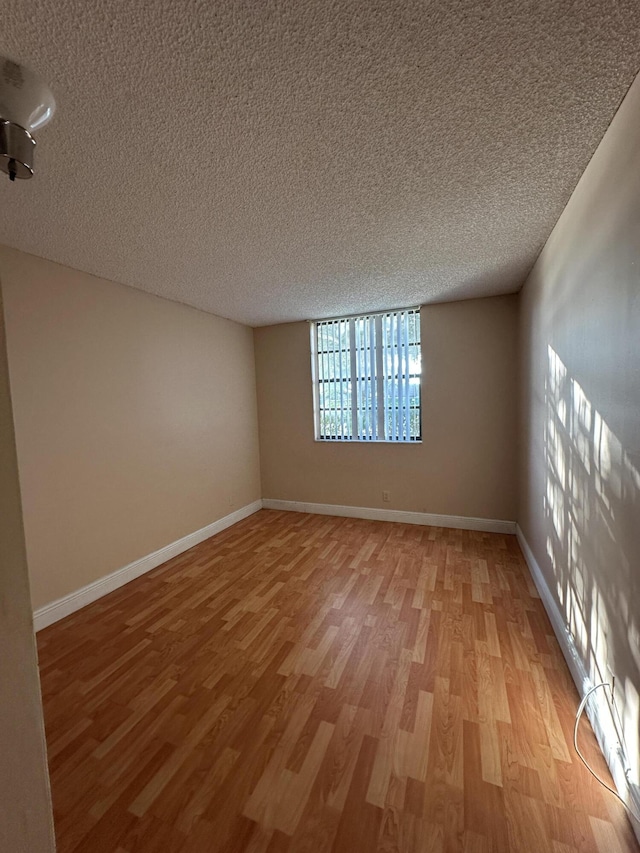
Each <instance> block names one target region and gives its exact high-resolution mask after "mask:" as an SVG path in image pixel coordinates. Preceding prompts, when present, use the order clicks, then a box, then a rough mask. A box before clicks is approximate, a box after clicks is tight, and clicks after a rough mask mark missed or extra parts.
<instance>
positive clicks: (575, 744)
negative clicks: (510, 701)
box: [573, 681, 640, 823]
mask: <svg viewBox="0 0 640 853" xmlns="http://www.w3.org/2000/svg"><path fill="white" fill-rule="evenodd" d="M599 687H608V688H609V689H611V685H610V684H609V683H608V682H607V681H601V682H600V684H596V685H595V687H592V688H591V690H587V692H586V693H585V694H584V697H583V699H582V702H581V703H580V705H579V706H578V712H577V714H576V724H575V726H574V728H573V748H574V749H575V751H576V752H577V753H578V757H579V758H580V760H581V761H582V763H583V764H584V766H585V767H586V768H587V770H588V771H589V773H591V775H592V776H593V778H594V779H595V780H596V781H598V782H600V784H601V785H602V787H603V788H606V789H607V791H610V792H611V793H612V794H613V796H614V797H617V799H618V800H620V802H621V803H622V805H623V806H624V807H625V809H626V810H627V811H628V813H629V814H630V815H631V817H632V818H633V819H634V820H635V821H636V822H637V823H640V818H639V817H638V815H637V814H636V813H635V812H634V811H633V809H631V807H630V806H628V805H627V803H625V801H624V800H623V799H622V797H621V796H620V794H619V793H618V792H617V791H615V790H614V789H613V788H612V787H610V786H609V785H607V783H606V782H605V781H604V779H601V778H600V777H599V776H598V774H597V773H595V772H594V771H593V770H592V769H591V768H590V767H589V765H588V764H587V759H586V758H585V757H584V755H583V754H582V753H581V752H580V749H579V748H578V726H579V725H580V717H581V716H582V712H583V711H584V706H585V705H586V704H587V699H588V698H589V696H591V694H592V693H595V691H596V690H597V689H598V688H599ZM607 698H608V697H607Z"/></svg>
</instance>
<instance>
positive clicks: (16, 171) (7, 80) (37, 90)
mask: <svg viewBox="0 0 640 853" xmlns="http://www.w3.org/2000/svg"><path fill="white" fill-rule="evenodd" d="M55 108H56V102H55V100H54V98H53V95H52V94H51V91H50V90H49V87H48V86H47V85H46V84H45V83H43V82H42V81H41V80H40V78H39V77H38V76H37V75H36V74H34V72H33V71H31V70H30V69H29V68H25V66H24V65H20V63H18V62H13V60H11V59H6V58H5V57H0V169H2V171H3V172H5V174H7V175H9V179H10V180H12V181H15V179H16V178H30V177H31V176H32V175H33V155H34V151H35V147H36V141H35V139H34V138H33V136H32V135H31V134H32V133H33V131H34V130H40V128H41V127H44V126H45V124H48V123H49V121H50V120H51V118H52V116H53V113H54V110H55Z"/></svg>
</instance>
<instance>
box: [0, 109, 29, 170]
mask: <svg viewBox="0 0 640 853" xmlns="http://www.w3.org/2000/svg"><path fill="white" fill-rule="evenodd" d="M35 147H36V141H35V139H34V138H33V136H31V134H30V133H29V131H28V130H25V129H24V127H21V126H20V125H19V124H15V123H14V122H12V121H7V120H6V119H1V118H0V169H1V170H2V171H3V172H4V173H5V174H6V175H9V178H10V179H11V180H12V181H15V179H16V178H21V179H26V178H31V177H32V176H33V157H34V153H35Z"/></svg>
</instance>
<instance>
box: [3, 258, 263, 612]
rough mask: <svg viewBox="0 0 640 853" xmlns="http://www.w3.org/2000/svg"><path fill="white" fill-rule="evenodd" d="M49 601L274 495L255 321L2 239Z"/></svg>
mask: <svg viewBox="0 0 640 853" xmlns="http://www.w3.org/2000/svg"><path fill="white" fill-rule="evenodd" d="M0 276H1V277H2V280H3V282H4V288H5V309H6V318H7V340H8V351H9V367H10V373H11V382H12V386H13V403H14V413H15V423H16V436H17V446H18V464H19V470H20V481H21V486H22V494H23V505H24V523H25V530H26V538H27V556H28V562H29V571H30V576H31V590H32V598H33V605H34V607H36V608H37V607H39V606H41V605H43V604H45V603H48V602H50V601H52V600H55V599H57V598H59V597H61V596H64V595H66V594H68V593H70V592H72V591H74V590H77V589H79V588H80V587H82V586H84V585H86V584H88V583H90V582H91V581H94V580H96V579H97V578H100V577H102V576H104V575H106V574H108V573H110V572H113V571H114V570H115V569H118V568H120V567H121V566H124V565H126V564H128V563H130V562H132V561H133V560H136V559H138V558H139V557H142V556H144V555H146V554H149V553H151V552H153V551H155V550H157V549H158V548H160V547H162V546H164V545H167V544H168V543H170V542H173V541H175V540H176V539H178V538H180V537H182V536H184V535H186V534H188V533H192V532H194V531H195V530H198V529H199V528H201V527H204V526H205V525H207V524H210V523H211V522H213V521H215V520H216V519H218V518H221V517H222V516H224V515H227V514H228V513H230V512H232V511H233V510H234V509H238V508H239V507H242V506H244V505H246V504H248V503H250V502H251V501H254V500H257V499H258V498H259V497H260V473H259V459H258V435H257V422H256V396H255V373H254V354H253V337H252V331H251V329H249V328H248V327H246V326H241V325H239V324H237V323H232V322H230V321H228V320H223V319H220V318H218V317H214V316H212V315H210V314H205V313H202V312H200V311H196V310H194V309H192V308H187V307H186V306H183V305H179V304H177V303H173V302H168V301H166V300H163V299H160V298H158V297H155V296H150V295H148V294H145V293H142V292H140V291H137V290H133V289H131V288H127V287H123V286H121V285H118V284H113V283H111V282H107V281H104V280H101V279H98V278H94V277H92V276H89V275H86V274H84V273H81V272H78V271H75V270H71V269H68V268H66V267H63V266H60V265H57V264H54V263H51V262H49V261H44V260H41V259H38V258H34V257H32V256H29V255H25V254H21V253H19V252H15V251H12V250H9V249H1V250H0Z"/></svg>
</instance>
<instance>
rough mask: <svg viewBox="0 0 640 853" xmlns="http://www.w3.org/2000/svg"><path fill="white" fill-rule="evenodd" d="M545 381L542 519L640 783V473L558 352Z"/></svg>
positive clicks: (565, 602) (579, 642)
mask: <svg viewBox="0 0 640 853" xmlns="http://www.w3.org/2000/svg"><path fill="white" fill-rule="evenodd" d="M547 355H548V361H547V373H546V377H545V411H546V417H545V435H544V448H545V451H544V452H545V457H546V458H545V463H546V464H545V470H546V489H545V495H544V517H545V529H546V532H547V553H548V555H549V559H550V560H551V563H552V565H553V570H554V575H555V578H556V583H557V588H556V594H557V598H558V601H559V602H560V607H561V610H562V614H563V616H564V618H565V623H566V624H567V625H568V627H569V630H570V633H571V636H572V637H573V640H574V642H575V645H576V648H577V650H578V653H579V655H580V657H581V659H582V661H583V663H584V665H585V667H586V669H587V671H588V673H589V676H590V677H591V679H592V681H593V682H594V683H598V682H601V681H607V682H609V683H611V681H612V678H613V676H615V710H614V711H613V713H612V720H611V722H612V723H613V725H615V727H616V730H617V734H618V739H619V740H620V742H621V744H622V746H623V749H624V754H625V756H626V759H627V762H628V765H629V771H630V772H629V774H628V781H629V782H630V784H631V785H632V786H633V787H634V788H635V791H636V794H637V793H638V784H639V781H640V767H639V764H640V757H639V756H640V733H639V726H640V699H639V695H638V691H639V689H640V645H639V632H640V566H637V565H635V564H634V563H632V561H631V557H630V555H629V547H628V545H629V542H630V541H631V537H637V536H638V535H639V528H640V472H639V471H638V469H637V468H636V467H635V466H634V465H633V464H632V461H631V460H630V458H629V456H628V454H627V453H626V452H625V449H624V447H623V445H622V443H621V441H620V439H619V438H618V437H617V436H616V435H615V434H614V433H613V432H612V430H611V429H610V428H609V426H608V424H607V422H606V421H605V420H604V418H603V417H602V415H601V414H600V412H598V411H597V409H596V408H595V407H594V406H593V405H592V403H591V402H590V400H589V398H588V396H587V394H586V393H585V391H584V389H583V388H582V387H581V386H580V384H579V383H578V382H577V381H576V379H575V378H573V377H572V376H571V375H570V374H569V372H568V370H567V368H566V366H565V364H564V363H563V361H562V359H561V358H560V356H559V355H558V353H557V352H556V351H555V350H554V349H553V347H551V346H549V347H548V350H547Z"/></svg>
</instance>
